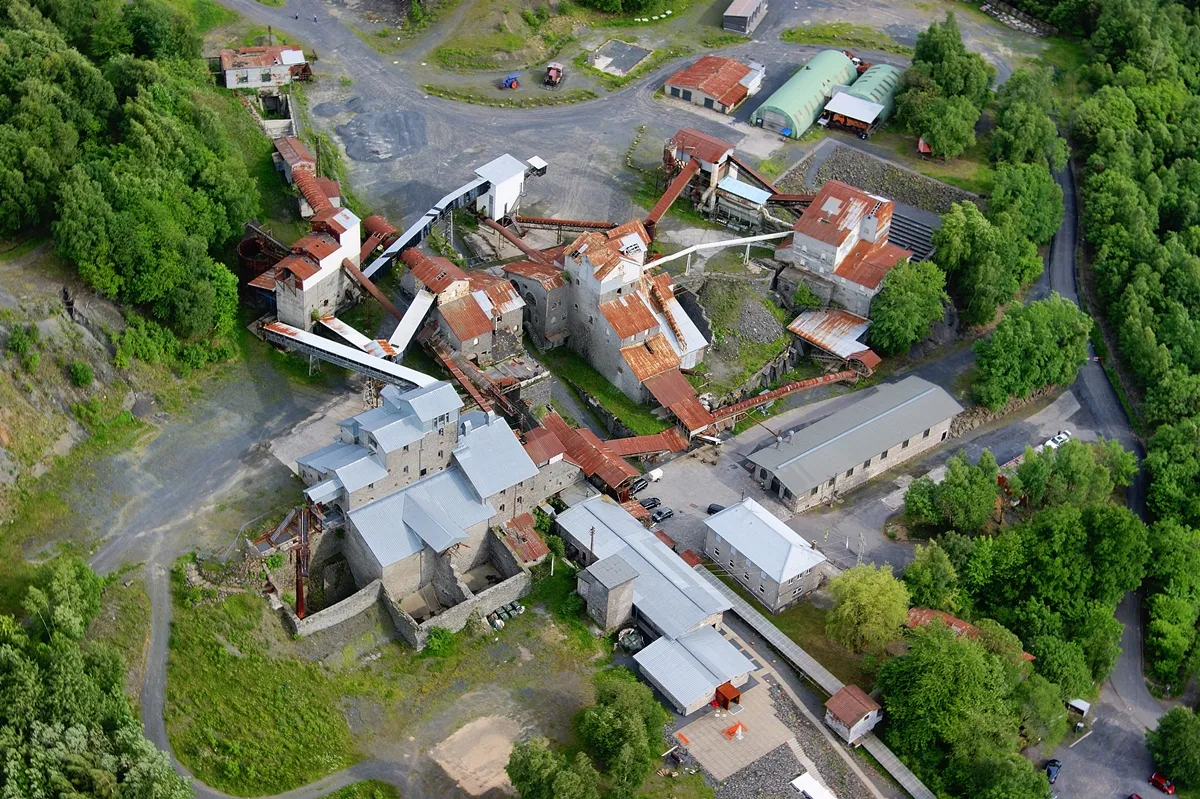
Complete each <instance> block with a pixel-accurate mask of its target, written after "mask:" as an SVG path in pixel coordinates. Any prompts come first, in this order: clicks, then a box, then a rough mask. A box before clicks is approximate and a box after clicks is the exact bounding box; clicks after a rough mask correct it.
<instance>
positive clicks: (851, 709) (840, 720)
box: [825, 685, 883, 744]
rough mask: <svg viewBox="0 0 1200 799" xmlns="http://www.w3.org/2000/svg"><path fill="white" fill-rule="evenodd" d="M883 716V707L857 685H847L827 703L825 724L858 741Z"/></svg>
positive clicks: (848, 739) (846, 738)
mask: <svg viewBox="0 0 1200 799" xmlns="http://www.w3.org/2000/svg"><path fill="white" fill-rule="evenodd" d="M882 718H883V708H881V707H880V706H879V703H878V702H876V701H875V700H874V699H872V698H871V697H869V696H867V692H866V691H864V690H863V689H861V688H859V687H858V686H857V685H845V686H842V688H841V689H840V690H839V691H838V692H837V693H836V694H834V695H833V696H831V697H829V701H828V702H826V703H825V725H826V726H827V727H829V728H830V729H831V730H833V731H834V732H836V733H837V734H838V735H840V736H841V737H842V739H843V740H845V741H846V742H848V743H852V744H853V743H856V742H857V741H858V740H859V739H861V738H862V737H863V736H864V735H866V734H867V733H869V732H870V731H871V730H873V729H874V728H875V725H876V724H878V723H879V720H880V719H882Z"/></svg>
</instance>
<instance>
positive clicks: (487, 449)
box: [454, 411, 538, 499]
mask: <svg viewBox="0 0 1200 799" xmlns="http://www.w3.org/2000/svg"><path fill="white" fill-rule="evenodd" d="M459 423H460V424H461V426H462V428H463V433H462V435H461V436H459V439H458V446H457V447H455V449H454V461H455V463H457V464H458V466H459V468H461V469H462V470H463V472H464V473H466V475H467V479H468V480H470V481H471V485H472V486H474V487H475V490H476V491H477V492H478V493H479V498H480V499H487V498H488V497H491V496H495V495H496V494H499V493H500V492H501V491H503V490H504V489H506V488H511V487H512V486H515V485H516V484H517V483H519V482H521V481H522V480H528V479H530V478H532V477H536V476H537V473H538V469H537V466H535V465H534V463H533V461H532V460H530V458H529V456H528V455H526V454H525V448H524V447H523V446H521V442H520V441H518V440H517V437H516V436H515V435H514V434H513V431H512V428H511V427H509V426H508V422H506V421H504V419H503V417H500V416H495V415H489V414H486V413H484V412H483V411H472V412H471V413H468V414H466V415H464V416H462V417H461V418H460V419H459Z"/></svg>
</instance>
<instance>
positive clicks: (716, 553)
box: [713, 547, 721, 555]
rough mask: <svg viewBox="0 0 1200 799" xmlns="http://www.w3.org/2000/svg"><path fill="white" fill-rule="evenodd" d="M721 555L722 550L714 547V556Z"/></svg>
mask: <svg viewBox="0 0 1200 799" xmlns="http://www.w3.org/2000/svg"><path fill="white" fill-rule="evenodd" d="M720 554H721V548H720V547H713V555H720Z"/></svg>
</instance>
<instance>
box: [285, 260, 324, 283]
mask: <svg viewBox="0 0 1200 799" xmlns="http://www.w3.org/2000/svg"><path fill="white" fill-rule="evenodd" d="M275 269H276V279H278V278H279V274H278V273H279V272H291V273H292V274H293V275H295V276H296V277H297V278H298V279H299V280H307V279H308V278H310V277H312V276H313V275H315V274H316V273H317V272H320V271H321V267H320V266H318V265H317V263H316V261H313V260H311V259H309V258H306V257H304V256H303V255H296V254H293V255H289V256H288V257H287V258H284V259H283V260H282V261H280V262H279V263H277V264H275Z"/></svg>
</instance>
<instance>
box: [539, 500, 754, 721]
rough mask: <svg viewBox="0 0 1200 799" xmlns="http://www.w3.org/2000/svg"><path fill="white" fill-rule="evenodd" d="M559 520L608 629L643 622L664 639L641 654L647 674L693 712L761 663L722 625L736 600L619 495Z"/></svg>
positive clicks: (584, 590)
mask: <svg viewBox="0 0 1200 799" xmlns="http://www.w3.org/2000/svg"><path fill="white" fill-rule="evenodd" d="M555 523H556V527H557V528H558V530H559V531H560V533H561V534H562V536H563V540H564V541H565V542H566V543H567V546H568V552H569V553H570V554H571V556H572V557H574V558H575V559H576V560H578V561H580V562H581V563H582V564H583V565H585V567H586V568H584V569H583V570H582V571H581V572H580V573H579V576H578V590H579V593H580V595H581V596H583V598H584V602H585V603H586V607H587V611H588V614H589V615H590V616H591V617H592V618H593V619H594V620H595V621H596V623H597V624H598V625H600V626H601V627H602V628H603V629H606V630H611V629H616V628H618V627H621V626H622V625H625V624H627V623H629V622H634V623H636V624H637V625H638V626H639V627H641V628H642V629H643V630H645V631H646V632H648V633H649V634H651V635H652V636H655V637H656V638H657V640H655V641H654V642H653V643H651V644H650V645H649V646H647V647H646V648H645V649H643V650H641V651H640V652H638V653H637V655H635V656H634V659H635V660H636V661H637V663H638V667H639V668H640V669H641V671H642V674H643V675H644V676H645V677H646V679H647V680H648V681H649V682H650V683H651V684H652V685H654V686H655V687H656V688H658V689H659V691H661V692H662V694H663V695H664V696H665V697H666V698H667V699H668V700H669V701H670V702H671V703H672V705H674V707H675V709H676V711H678V712H679V713H681V714H684V715H688V714H691V713H694V712H696V711H697V710H700V709H702V708H703V707H705V706H706V705H708V704H709V703H710V702H712V701H714V699H715V697H716V694H717V691H718V689H719V688H720V687H721V686H722V685H725V684H729V685H730V686H731V687H736V686H738V685H742V684H744V683H745V682H746V679H747V678H748V676H749V674H750V672H751V671H753V670H754V665H753V664H752V663H751V662H750V661H749V659H747V658H746V656H745V655H743V654H742V653H741V652H739V651H738V650H737V648H736V647H735V646H734V645H733V644H731V643H730V642H729V641H728V640H727V639H726V638H725V637H724V636H722V635H721V634H720V633H719V632H718V630H717V629H716V625H718V624H719V623H720V622H721V618H722V616H723V614H724V612H725V611H726V610H728V609H729V607H730V606H729V603H728V602H727V601H726V600H725V599H724V597H722V596H721V595H720V594H719V593H718V592H717V591H716V590H715V589H714V588H713V587H712V586H710V585H709V584H708V582H707V581H706V580H704V579H703V578H702V577H701V576H700V575H698V574H696V572H695V571H694V570H693V569H692V567H690V566H689V565H688V564H687V563H686V562H685V561H684V560H683V558H681V557H680V556H679V555H678V554H676V553H675V552H673V551H672V550H671V548H670V547H668V546H667V545H666V544H665V543H663V541H662V540H660V539H659V538H658V537H657V536H655V535H654V534H653V533H651V532H650V531H649V530H647V529H646V528H645V527H643V526H642V524H641V523H640V522H638V520H637V519H635V518H634V517H633V516H631V515H630V514H629V512H628V511H626V510H625V509H624V508H622V507H621V506H620V505H619V504H617V503H616V502H615V501H614V500H612V499H610V498H608V497H604V496H597V497H592V498H590V499H587V500H584V501H583V502H581V503H579V504H577V505H575V506H574V507H572V508H570V509H568V510H567V511H565V512H563V513H561V514H559V516H558V518H557V519H556V520H555Z"/></svg>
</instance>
